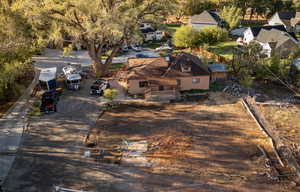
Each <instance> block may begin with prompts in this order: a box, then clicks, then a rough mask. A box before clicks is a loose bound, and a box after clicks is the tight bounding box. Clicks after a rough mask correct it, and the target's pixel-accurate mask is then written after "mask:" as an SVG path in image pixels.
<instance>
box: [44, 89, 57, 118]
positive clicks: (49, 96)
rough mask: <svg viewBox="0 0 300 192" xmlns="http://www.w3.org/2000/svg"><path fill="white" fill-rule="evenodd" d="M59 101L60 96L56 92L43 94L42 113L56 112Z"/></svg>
mask: <svg viewBox="0 0 300 192" xmlns="http://www.w3.org/2000/svg"><path fill="white" fill-rule="evenodd" d="M58 100H59V95H58V93H57V92H56V91H47V92H45V93H43V95H42V103H41V106H40V111H41V112H42V113H50V112H56V111H57V103H58Z"/></svg>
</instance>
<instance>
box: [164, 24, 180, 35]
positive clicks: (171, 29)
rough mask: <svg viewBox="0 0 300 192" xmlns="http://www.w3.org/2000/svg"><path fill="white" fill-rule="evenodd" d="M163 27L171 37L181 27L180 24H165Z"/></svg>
mask: <svg viewBox="0 0 300 192" xmlns="http://www.w3.org/2000/svg"><path fill="white" fill-rule="evenodd" d="M165 26H166V29H167V31H168V32H169V33H170V35H171V36H172V35H173V34H174V33H175V31H176V30H177V29H178V28H179V27H180V26H181V25H180V24H166V25H165Z"/></svg>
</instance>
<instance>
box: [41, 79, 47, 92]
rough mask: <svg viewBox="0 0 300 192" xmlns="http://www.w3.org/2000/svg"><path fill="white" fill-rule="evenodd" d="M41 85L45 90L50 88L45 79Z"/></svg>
mask: <svg viewBox="0 0 300 192" xmlns="http://www.w3.org/2000/svg"><path fill="white" fill-rule="evenodd" d="M40 86H41V88H42V89H43V90H47V89H48V86H47V83H46V82H45V81H40Z"/></svg>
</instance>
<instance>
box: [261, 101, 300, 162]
mask: <svg viewBox="0 0 300 192" xmlns="http://www.w3.org/2000/svg"><path fill="white" fill-rule="evenodd" d="M260 110H261V112H262V114H263V115H264V116H265V118H266V120H267V121H268V122H269V123H270V124H271V125H272V126H273V127H274V132H277V133H278V134H279V135H280V138H281V140H282V141H283V143H284V144H286V145H287V146H289V147H290V149H291V150H292V152H293V153H294V156H295V158H297V160H298V164H300V115H299V114H300V105H289V106H285V107H280V106H265V105H264V106H260Z"/></svg>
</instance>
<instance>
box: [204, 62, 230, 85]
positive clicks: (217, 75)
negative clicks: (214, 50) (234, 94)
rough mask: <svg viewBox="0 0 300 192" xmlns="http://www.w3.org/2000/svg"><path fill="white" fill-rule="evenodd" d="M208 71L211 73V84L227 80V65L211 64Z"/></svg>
mask: <svg viewBox="0 0 300 192" xmlns="http://www.w3.org/2000/svg"><path fill="white" fill-rule="evenodd" d="M208 69H209V71H210V81H211V82H215V81H218V80H226V79H227V75H228V69H227V67H226V65H225V64H222V63H218V64H216V63H215V64H209V65H208Z"/></svg>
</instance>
